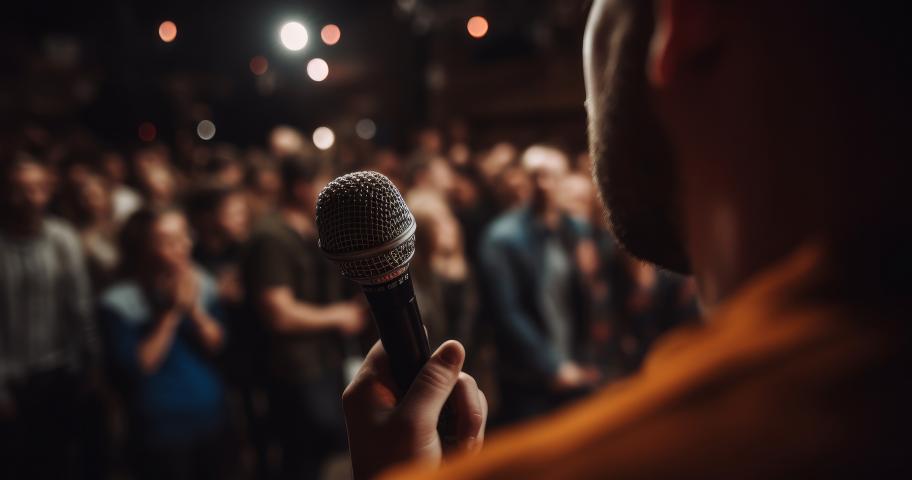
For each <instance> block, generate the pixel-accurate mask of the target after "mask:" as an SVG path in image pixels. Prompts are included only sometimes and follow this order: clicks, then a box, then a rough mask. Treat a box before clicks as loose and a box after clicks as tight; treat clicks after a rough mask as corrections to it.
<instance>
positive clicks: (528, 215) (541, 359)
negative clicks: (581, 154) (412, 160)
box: [479, 145, 598, 425]
mask: <svg viewBox="0 0 912 480" xmlns="http://www.w3.org/2000/svg"><path fill="white" fill-rule="evenodd" d="M522 166H523V168H524V169H525V170H526V172H527V173H528V175H529V177H530V179H531V183H532V195H531V198H530V199H529V201H528V202H527V204H526V205H525V206H523V207H521V208H518V209H516V210H514V211H510V212H507V213H505V214H503V215H502V216H501V217H499V218H498V219H496V220H495V221H494V222H492V223H491V225H490V226H489V227H488V228H487V230H486V231H485V233H484V235H483V236H482V240H481V245H480V247H479V251H480V266H481V278H482V282H483V288H484V293H485V297H484V298H485V303H486V305H487V309H488V311H489V312H490V313H489V315H488V317H489V318H490V319H491V321H492V322H493V327H494V333H495V344H496V346H497V351H498V361H497V364H498V365H497V370H498V371H497V377H498V388H499V392H500V396H501V402H502V403H501V404H502V405H504V406H508V408H503V409H502V410H501V411H500V412H499V415H498V419H497V423H500V424H502V425H506V424H511V423H515V422H517V421H520V420H523V419H527V418H530V417H533V416H537V415H541V414H544V413H546V412H549V411H551V410H553V409H555V408H557V407H558V406H560V405H562V404H564V403H566V402H567V401H569V400H571V399H574V398H576V397H578V396H579V395H580V394H582V393H584V392H586V391H588V389H590V388H591V387H592V386H594V385H595V384H596V382H597V381H598V372H597V371H596V370H595V368H594V367H592V366H591V365H587V364H586V362H584V361H583V360H584V359H582V358H580V357H581V355H580V353H581V351H582V346H583V345H584V344H585V342H586V341H587V340H588V339H587V336H588V326H587V325H586V322H585V318H586V314H585V306H586V303H587V299H586V294H585V290H584V286H583V284H582V274H581V272H580V268H579V265H578V263H577V254H578V250H579V248H580V245H582V244H583V242H584V241H588V238H589V232H588V228H587V226H585V225H582V224H580V223H579V222H577V221H575V220H573V219H572V218H571V217H570V216H568V215H567V214H566V213H564V212H563V211H562V209H561V207H560V203H559V200H558V195H559V193H560V188H561V185H562V181H563V179H564V178H565V177H566V175H567V171H568V160H567V157H566V155H565V154H564V153H563V152H561V151H560V150H558V149H556V148H554V147H550V146H546V145H533V146H532V147H529V149H527V150H526V151H525V152H524V153H523V155H522Z"/></svg>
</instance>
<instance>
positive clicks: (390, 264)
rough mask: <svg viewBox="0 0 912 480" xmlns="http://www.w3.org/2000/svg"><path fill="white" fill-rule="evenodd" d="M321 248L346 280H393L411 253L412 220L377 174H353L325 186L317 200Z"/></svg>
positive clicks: (389, 185)
mask: <svg viewBox="0 0 912 480" xmlns="http://www.w3.org/2000/svg"><path fill="white" fill-rule="evenodd" d="M317 230H318V231H319V235H320V248H321V249H322V250H323V252H324V253H325V254H326V255H327V256H328V257H329V258H331V259H333V260H335V261H337V262H338V263H339V265H340V267H341V269H342V275H343V276H345V277H346V278H349V279H351V280H354V281H356V282H359V283H364V284H379V283H384V282H385V281H388V280H392V279H393V278H395V277H397V276H398V275H400V274H401V273H402V272H403V271H405V269H406V268H407V267H408V263H409V261H411V259H412V256H413V255H414V254H415V219H414V217H413V216H412V213H411V212H410V211H409V209H408V207H407V206H406V205H405V200H404V199H403V198H402V194H400V193H399V190H397V189H396V187H395V186H394V185H393V182H391V181H390V180H389V179H388V178H386V177H385V176H384V175H382V174H380V173H377V172H355V173H350V174H348V175H344V176H342V177H339V178H337V179H335V180H333V181H332V182H330V183H329V185H327V186H326V187H325V188H324V189H323V191H322V192H320V196H319V198H318V199H317Z"/></svg>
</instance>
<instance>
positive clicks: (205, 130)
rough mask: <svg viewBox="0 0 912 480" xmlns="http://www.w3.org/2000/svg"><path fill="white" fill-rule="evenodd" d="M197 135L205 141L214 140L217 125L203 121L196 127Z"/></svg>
mask: <svg viewBox="0 0 912 480" xmlns="http://www.w3.org/2000/svg"><path fill="white" fill-rule="evenodd" d="M196 134H197V135H199V137H200V138H201V139H203V140H212V138H213V137H215V124H214V123H212V122H211V121H209V120H203V121H202V122H200V123H199V124H198V125H197V126H196Z"/></svg>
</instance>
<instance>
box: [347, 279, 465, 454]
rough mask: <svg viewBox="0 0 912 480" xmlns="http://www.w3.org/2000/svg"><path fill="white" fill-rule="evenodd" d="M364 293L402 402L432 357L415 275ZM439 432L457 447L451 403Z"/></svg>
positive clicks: (446, 444)
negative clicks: (417, 298) (417, 299)
mask: <svg viewBox="0 0 912 480" xmlns="http://www.w3.org/2000/svg"><path fill="white" fill-rule="evenodd" d="M363 290H364V295H365V296H366V297H367V301H368V303H370V306H371V314H372V315H373V317H374V323H375V324H376V325H377V330H379V331H380V341H381V342H383V348H384V350H386V354H387V356H388V357H389V359H390V369H391V370H392V374H393V379H395V381H396V385H397V386H398V387H399V392H398V393H399V398H402V395H405V392H407V391H408V389H409V387H410V386H411V385H412V382H413V381H414V380H415V377H416V376H417V375H418V372H419V371H420V370H421V368H422V367H424V364H425V363H427V361H428V359H429V358H430V357H431V348H430V345H428V337H427V331H426V330H425V329H424V322H422V321H421V312H419V311H418V302H417V301H416V300H415V290H414V288H413V287H412V278H411V275H410V274H409V271H408V270H406V271H405V273H403V274H402V275H401V276H399V277H398V278H396V279H395V280H393V281H391V282H389V283H385V284H383V285H373V286H364V287H363ZM437 431H438V432H439V434H440V438H441V440H442V441H443V445H444V448H445V449H447V450H450V449H453V448H455V447H456V446H457V445H456V441H457V440H456V427H455V417H454V415H453V409H452V407H451V406H450V401H449V400H447V403H446V404H445V405H444V407H443V411H442V412H440V420H439V422H438V424H437Z"/></svg>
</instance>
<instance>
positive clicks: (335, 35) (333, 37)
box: [320, 24, 342, 45]
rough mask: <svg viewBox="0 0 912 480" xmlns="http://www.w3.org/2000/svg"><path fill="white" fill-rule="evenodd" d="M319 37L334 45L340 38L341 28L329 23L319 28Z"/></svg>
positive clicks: (324, 41)
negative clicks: (321, 28)
mask: <svg viewBox="0 0 912 480" xmlns="http://www.w3.org/2000/svg"><path fill="white" fill-rule="evenodd" d="M320 38H322V39H323V43H325V44H327V45H335V44H337V43H339V40H341V39H342V29H340V28H339V26H338V25H333V24H329V25H327V26H325V27H323V30H320Z"/></svg>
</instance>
